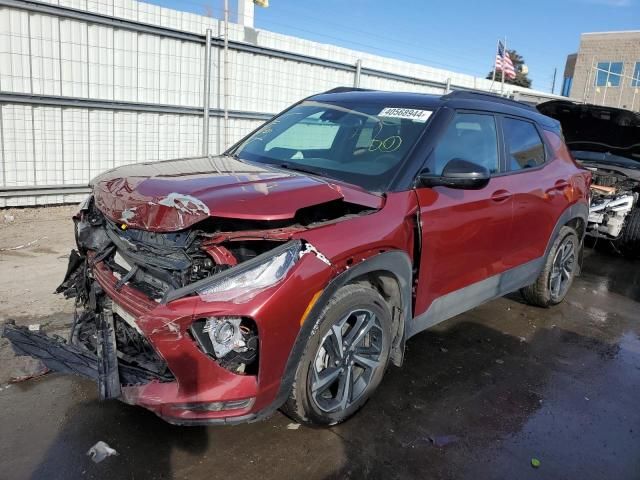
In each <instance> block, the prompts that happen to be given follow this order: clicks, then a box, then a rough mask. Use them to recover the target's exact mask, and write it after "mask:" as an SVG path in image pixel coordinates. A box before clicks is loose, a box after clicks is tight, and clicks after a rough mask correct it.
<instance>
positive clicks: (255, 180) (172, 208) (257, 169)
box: [91, 156, 382, 232]
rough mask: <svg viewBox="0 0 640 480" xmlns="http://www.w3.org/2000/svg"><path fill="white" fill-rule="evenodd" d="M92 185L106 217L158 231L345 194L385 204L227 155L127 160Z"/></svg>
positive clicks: (269, 214)
mask: <svg viewBox="0 0 640 480" xmlns="http://www.w3.org/2000/svg"><path fill="white" fill-rule="evenodd" d="M91 184H92V187H93V191H94V196H95V203H96V206H97V207H98V208H99V209H100V210H101V211H102V212H103V213H104V214H105V215H106V216H107V217H109V218H110V219H111V220H113V221H115V222H121V223H125V224H126V225H127V226H129V227H132V228H140V229H144V230H149V231H155V232H170V231H176V230H182V229H185V228H188V227H190V226H191V225H193V224H195V223H197V222H199V221H201V220H204V219H206V218H207V217H209V216H211V217H222V218H235V219H243V220H286V219H290V218H293V217H294V216H295V214H296V212H297V211H298V210H299V209H301V208H304V207H310V206H313V205H318V204H322V203H326V202H331V201H335V200H341V199H345V200H347V201H350V202H352V203H358V204H361V205H364V206H367V207H371V208H379V207H381V206H382V198H381V197H379V196H377V195H374V194H371V193H368V192H365V191H364V190H360V189H358V188H356V187H351V186H346V185H344V184H340V183H333V182H330V181H324V180H322V179H317V178H315V177H311V176H307V175H303V174H299V173H297V172H282V171H279V170H275V169H269V168H267V167H263V166H260V165H255V164H250V163H245V162H243V161H239V160H236V159H234V158H231V157H227V156H223V157H202V158H188V159H181V160H170V161H164V162H154V163H143V164H133V165H127V166H123V167H118V168H115V169H113V170H109V171H107V172H105V173H103V174H102V175H100V176H98V177H96V178H95V179H94V180H93V181H92V182H91Z"/></svg>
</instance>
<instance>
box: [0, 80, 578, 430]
mask: <svg viewBox="0 0 640 480" xmlns="http://www.w3.org/2000/svg"><path fill="white" fill-rule="evenodd" d="M589 184H590V173H589V172H588V171H586V170H583V169H581V168H579V167H578V166H576V164H575V162H574V161H573V159H572V157H571V155H570V153H569V152H568V150H567V148H566V146H565V144H564V142H563V140H562V135H561V131H560V127H559V124H558V122H557V121H555V120H552V119H550V118H548V117H545V116H543V115H541V114H540V113H538V112H536V110H534V109H533V108H530V107H528V106H526V105H524V104H520V103H518V102H514V101H511V100H507V99H502V98H499V97H494V96H491V95H486V94H478V93H468V92H454V93H452V94H449V95H445V96H436V95H421V94H408V93H390V92H376V91H362V90H353V89H336V90H332V91H330V92H327V93H324V94H320V95H316V96H313V97H310V98H307V99H305V100H303V101H301V102H299V103H297V104H295V105H294V106H292V107H291V108H289V109H287V110H286V111H284V112H283V113H281V114H280V115H278V116H277V117H275V118H274V119H272V120H271V121H269V122H267V123H266V124H265V125H264V126H262V127H260V128H259V129H257V130H256V131H255V132H253V133H252V134H250V135H248V136H247V137H245V138H244V139H243V140H241V141H240V142H238V143H237V144H236V145H235V146H234V147H232V148H231V149H230V150H229V151H227V152H226V153H225V154H224V155H222V156H219V157H209V158H206V157H205V158H188V159H181V160H174V161H165V162H157V163H146V164H136V165H129V166H124V167H119V168H116V169H113V170H111V171H109V172H106V173H104V174H103V175H101V176H99V177H98V178H96V179H95V180H94V181H93V182H92V186H93V193H92V195H91V196H90V197H89V198H88V199H87V200H86V201H85V202H84V203H83V204H82V205H81V207H80V211H79V212H78V214H77V216H76V217H75V225H76V238H77V246H78V249H77V251H75V250H74V251H73V252H72V253H71V256H70V261H69V268H68V271H67V274H66V277H65V279H64V282H63V284H62V285H61V286H60V288H59V289H58V290H59V292H61V293H64V294H65V295H66V296H67V297H75V299H76V305H77V314H76V316H75V319H74V322H73V327H72V331H71V334H70V338H69V340H68V341H67V342H63V341H60V340H57V339H53V338H51V337H48V336H46V335H45V334H44V333H42V332H33V331H29V330H28V329H27V328H26V327H19V326H15V325H13V324H7V325H5V328H4V332H3V334H4V336H5V337H7V338H8V339H9V340H10V341H11V342H12V343H13V346H14V349H15V351H16V352H17V353H18V354H21V355H32V356H34V357H37V358H40V359H42V361H43V362H44V363H45V364H46V365H47V366H49V367H50V368H51V369H53V370H57V371H62V372H71V373H77V374H81V375H84V376H87V377H90V378H93V379H95V380H96V381H97V382H98V385H99V388H100V393H101V396H102V397H103V398H120V399H122V400H123V401H125V402H127V403H132V404H137V405H141V406H143V407H145V408H148V409H149V410H152V411H153V412H155V413H156V414H158V415H159V416H161V417H162V418H164V419H165V420H167V421H169V422H172V423H177V424H204V423H208V424H211V423H237V422H245V421H254V420H257V419H260V418H264V417H265V416H267V415H269V414H271V413H272V412H274V411H275V410H276V409H278V408H283V410H284V411H285V412H286V413H287V414H288V415H290V416H292V417H293V418H295V419H296V420H297V421H300V422H305V423H314V424H323V425H332V424H335V423H338V422H341V421H343V420H345V419H346V418H348V417H349V416H350V415H352V414H353V413H355V412H356V411H357V410H358V409H359V408H360V407H361V406H362V405H363V404H364V403H365V402H366V400H367V399H368V398H369V397H370V396H371V394H372V393H373V391H374V390H375V389H376V387H377V386H378V385H379V383H380V381H381V380H382V376H383V375H384V372H385V370H386V368H387V366H388V364H389V362H391V363H393V364H395V365H398V366H399V365H401V363H402V360H403V354H404V347H405V343H406V341H407V340H408V339H409V338H411V337H412V336H413V335H415V334H417V333H419V332H421V331H422V330H424V329H426V328H429V327H431V326H433V325H435V324H437V323H439V322H442V321H443V320H446V319H448V318H451V317H453V316H454V315H457V314H460V313H462V312H465V311H467V310H469V309H471V308H473V307H475V306H477V305H480V304H481V303H483V302H486V301H488V300H491V299H493V298H496V297H499V296H501V295H505V294H507V293H509V292H513V291H516V290H520V291H521V292H522V295H523V296H524V298H525V299H526V300H527V301H529V302H530V303H532V304H534V305H538V306H542V307H546V306H550V305H553V304H557V303H559V302H561V301H562V300H563V298H564V297H565V295H566V294H567V291H568V289H569V287H570V286H571V282H572V280H573V278H574V276H575V275H576V272H577V271H578V268H579V260H580V255H581V251H582V239H583V236H584V232H585V225H586V221H587V217H588V191H589Z"/></svg>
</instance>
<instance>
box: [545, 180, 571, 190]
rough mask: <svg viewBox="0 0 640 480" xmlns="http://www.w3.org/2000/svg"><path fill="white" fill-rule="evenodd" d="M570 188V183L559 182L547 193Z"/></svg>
mask: <svg viewBox="0 0 640 480" xmlns="http://www.w3.org/2000/svg"><path fill="white" fill-rule="evenodd" d="M568 187H569V182H567V181H566V180H557V181H556V183H554V184H553V187H551V188H548V189H547V190H546V193H551V192H553V191H554V190H564V189H565V188H568Z"/></svg>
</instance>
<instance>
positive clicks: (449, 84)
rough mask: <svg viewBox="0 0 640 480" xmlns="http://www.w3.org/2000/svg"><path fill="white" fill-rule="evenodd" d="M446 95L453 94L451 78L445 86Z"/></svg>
mask: <svg viewBox="0 0 640 480" xmlns="http://www.w3.org/2000/svg"><path fill="white" fill-rule="evenodd" d="M444 93H451V78H447V83H446V84H445V86H444Z"/></svg>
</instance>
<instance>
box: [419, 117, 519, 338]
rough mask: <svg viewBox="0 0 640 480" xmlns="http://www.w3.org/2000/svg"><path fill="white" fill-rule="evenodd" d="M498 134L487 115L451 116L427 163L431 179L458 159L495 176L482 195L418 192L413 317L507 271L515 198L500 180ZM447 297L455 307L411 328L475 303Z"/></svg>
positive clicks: (506, 182)
mask: <svg viewBox="0 0 640 480" xmlns="http://www.w3.org/2000/svg"><path fill="white" fill-rule="evenodd" d="M498 132H499V130H498V123H497V119H496V117H495V116H494V115H493V114H491V113H486V112H470V111H458V112H455V114H453V116H452V118H451V120H450V122H449V124H448V125H447V127H446V128H445V131H444V133H443V134H442V136H441V138H440V139H439V141H438V142H437V144H436V146H435V147H434V150H433V152H432V154H431V155H430V157H429V160H428V161H427V164H426V165H427V169H428V170H429V171H430V172H431V173H435V174H440V173H442V169H443V168H444V166H445V165H446V163H447V162H448V161H450V160H452V159H454V158H462V159H464V160H468V161H471V162H475V163H478V164H482V165H484V166H486V167H487V168H488V169H489V170H490V171H491V172H492V174H495V175H496V176H495V177H492V178H491V180H490V181H489V184H488V185H487V186H486V187H484V188H483V189H480V190H460V189H453V188H447V187H434V188H417V189H416V195H417V198H418V204H419V208H420V221H421V233H422V238H421V240H420V242H421V258H420V271H419V279H420V281H419V284H418V288H417V295H416V308H415V312H416V314H417V316H420V315H421V314H424V313H425V312H426V311H427V310H428V309H429V307H430V306H431V305H432V303H433V302H434V300H435V299H438V298H439V297H443V296H445V295H448V294H451V293H452V292H459V291H461V289H464V288H465V287H468V286H470V285H472V284H475V283H477V282H480V281H482V280H485V279H487V278H488V277H492V276H494V275H496V274H498V273H501V272H502V271H504V270H505V269H507V268H509V267H510V264H509V262H508V258H509V257H510V256H512V250H513V242H512V240H511V234H512V209H513V198H512V193H511V191H510V190H509V183H510V180H509V179H508V178H506V177H501V176H499V173H500V168H501V167H500V165H501V161H500V158H501V154H500V152H501V150H502V148H501V145H500V141H499V135H498ZM463 295H464V294H463ZM450 298H451V299H452V301H453V303H454V304H455V305H453V304H451V302H450V303H449V304H448V305H447V306H442V305H440V306H439V307H438V308H436V310H437V312H436V313H435V314H433V315H429V316H428V318H423V319H421V320H420V322H419V324H417V325H416V326H415V328H416V329H417V330H421V329H423V328H427V327H428V326H430V324H433V323H436V321H440V320H442V319H443V317H444V318H448V317H450V316H452V315H451V314H452V313H453V314H456V313H460V312H461V311H464V310H466V305H468V304H469V301H470V302H471V303H473V301H474V299H473V298H469V297H468V296H467V297H466V298H465V299H464V301H457V299H456V298H455V297H450ZM460 300H462V298H461V299H460ZM444 310H447V311H446V312H445V311H444ZM458 310H459V311H458ZM429 313H433V310H432V311H431V312H429Z"/></svg>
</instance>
